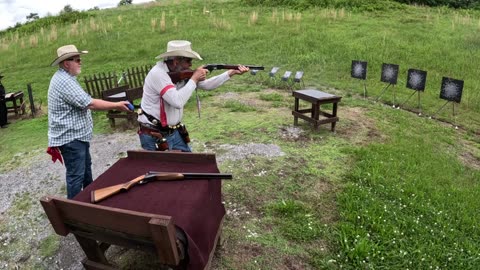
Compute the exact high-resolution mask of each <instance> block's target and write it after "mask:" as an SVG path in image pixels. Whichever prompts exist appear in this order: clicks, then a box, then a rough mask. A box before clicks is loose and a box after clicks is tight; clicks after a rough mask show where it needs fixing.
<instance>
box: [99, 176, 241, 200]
mask: <svg viewBox="0 0 480 270" xmlns="http://www.w3.org/2000/svg"><path fill="white" fill-rule="evenodd" d="M206 179H232V175H231V174H226V173H171V172H148V173H147V174H145V175H140V176H139V177H136V178H134V179H132V180H130V181H128V182H126V183H123V184H118V185H115V186H110V187H106V188H101V189H97V190H93V191H92V193H91V194H90V200H91V202H92V203H97V202H99V201H101V200H103V199H106V198H108V197H110V196H113V195H115V194H117V193H119V192H121V191H127V190H129V189H130V188H131V187H133V186H135V185H137V184H146V183H148V182H150V181H173V180H206Z"/></svg>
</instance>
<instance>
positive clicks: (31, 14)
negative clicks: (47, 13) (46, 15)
mask: <svg viewBox="0 0 480 270" xmlns="http://www.w3.org/2000/svg"><path fill="white" fill-rule="evenodd" d="M38 18H40V17H38V13H30V15H28V16H27V17H26V19H27V21H30V20H32V21H34V20H36V19H38Z"/></svg>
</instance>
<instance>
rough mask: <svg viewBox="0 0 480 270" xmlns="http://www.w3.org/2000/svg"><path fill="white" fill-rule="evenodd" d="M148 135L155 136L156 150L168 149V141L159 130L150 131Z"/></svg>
mask: <svg viewBox="0 0 480 270" xmlns="http://www.w3.org/2000/svg"><path fill="white" fill-rule="evenodd" d="M150 135H152V136H153V137H155V138H157V139H156V141H155V148H156V150H157V151H165V150H168V142H167V139H165V138H164V137H163V135H162V133H160V132H154V131H150Z"/></svg>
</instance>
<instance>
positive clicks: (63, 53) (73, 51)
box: [52, 45, 88, 67]
mask: <svg viewBox="0 0 480 270" xmlns="http://www.w3.org/2000/svg"><path fill="white" fill-rule="evenodd" d="M86 53H88V51H79V50H77V47H75V45H65V46H62V47H60V48H58V49H57V59H55V60H54V61H53V62H52V67H53V66H56V65H58V63H60V62H62V61H63V60H65V59H68V58H71V57H74V56H77V55H80V54H86Z"/></svg>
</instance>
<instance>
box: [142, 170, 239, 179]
mask: <svg viewBox="0 0 480 270" xmlns="http://www.w3.org/2000/svg"><path fill="white" fill-rule="evenodd" d="M155 174H170V172H156V171H150V172H148V174H147V175H155ZM180 174H182V175H183V179H233V177H232V174H229V173H180Z"/></svg>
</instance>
